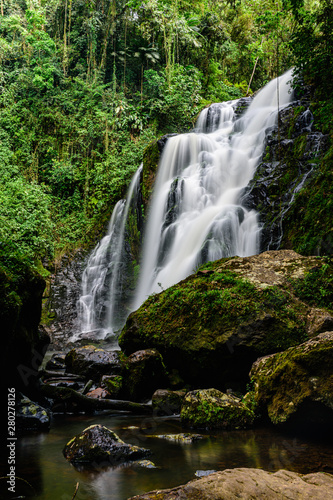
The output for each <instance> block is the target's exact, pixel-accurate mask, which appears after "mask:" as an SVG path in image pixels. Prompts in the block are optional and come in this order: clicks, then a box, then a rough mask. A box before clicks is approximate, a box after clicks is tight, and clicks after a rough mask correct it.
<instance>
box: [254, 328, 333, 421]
mask: <svg viewBox="0 0 333 500" xmlns="http://www.w3.org/2000/svg"><path fill="white" fill-rule="evenodd" d="M250 375H251V378H252V381H253V383H254V397H255V400H256V402H257V404H258V406H259V408H261V411H262V412H264V413H267V415H268V417H269V419H270V420H271V421H272V422H273V424H286V423H287V424H289V425H292V426H295V427H296V428H300V427H304V428H307V429H309V428H310V429H312V430H316V428H317V429H319V430H320V429H325V428H327V427H330V426H331V425H332V421H333V332H326V333H321V334H320V335H318V336H317V337H314V338H313V339H311V340H309V341H307V342H305V343H303V344H301V345H299V346H296V347H291V348H290V349H287V350H286V351H285V352H282V353H277V354H274V355H271V356H266V357H264V358H261V359H259V360H257V361H256V362H255V363H254V365H253V367H252V370H251V374H250Z"/></svg>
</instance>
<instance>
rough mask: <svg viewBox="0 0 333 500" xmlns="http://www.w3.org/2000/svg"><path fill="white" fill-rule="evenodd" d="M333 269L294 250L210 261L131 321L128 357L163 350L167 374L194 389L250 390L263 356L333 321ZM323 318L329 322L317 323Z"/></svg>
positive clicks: (125, 344) (123, 339)
mask: <svg viewBox="0 0 333 500" xmlns="http://www.w3.org/2000/svg"><path fill="white" fill-rule="evenodd" d="M332 268H333V266H332V264H329V263H326V262H325V260H324V259H321V258H318V257H302V256H301V255H298V254H296V253H295V252H293V251H290V250H282V251H269V252H264V253H262V254H260V255H255V256H252V257H245V258H240V257H233V258H228V259H222V260H219V261H216V262H213V263H207V264H205V265H203V266H202V267H201V268H200V269H199V270H198V271H197V272H196V273H195V274H193V275H191V276H189V277H188V278H186V279H185V280H183V281H182V282H180V283H178V284H177V285H174V286H173V287H170V288H169V289H167V290H165V291H163V292H162V293H160V294H154V295H152V296H150V297H149V298H148V299H147V301H146V302H144V304H142V306H141V307H140V308H139V309H138V310H137V311H135V312H133V313H132V314H131V315H130V316H129V318H128V320H127V322H126V325H125V327H124V329H123V331H122V333H121V336H120V338H119V344H120V346H121V348H122V349H123V350H124V352H125V354H126V355H129V354H131V353H132V352H134V351H137V350H139V349H146V348H151V347H153V348H156V349H158V351H159V352H160V353H161V355H162V356H163V360H164V362H165V364H166V367H167V369H168V371H169V372H171V371H172V370H173V369H175V370H178V373H179V375H180V376H181V377H182V378H183V380H184V381H185V383H186V384H191V385H192V387H209V386H214V387H216V388H218V389H223V390H225V389H227V388H230V387H231V388H232V389H242V390H243V389H245V385H246V383H247V382H248V373H249V371H250V368H251V366H252V363H253V362H254V361H255V360H256V359H257V358H258V357H261V356H264V355H267V354H272V353H275V352H278V351H282V350H285V349H287V348H289V347H291V346H294V345H298V344H300V343H301V342H304V341H305V340H307V338H309V336H314V335H316V334H318V333H320V332H321V331H323V330H322V328H324V327H326V325H329V324H331V325H332V324H333V323H332V321H331V319H330V318H331V312H332V311H328V312H327V311H323V307H324V308H325V305H326V302H325V300H326V299H325V297H326V298H327V303H328V304H329V303H330V301H329V299H330V294H331V295H332V291H331V292H330V291H329V290H328V289H327V290H326V289H325V290H324V292H323V293H322V290H323V288H325V286H326V285H325V279H326V278H325V277H326V276H327V277H329V276H330V275H332V272H333V271H332ZM312 269H318V272H317V271H316V272H312V274H311V270H312ZM309 275H311V276H310V278H311V279H308V278H307V277H308V276H309ZM327 279H328V278H327ZM327 279H326V281H327ZM325 294H326V295H325ZM317 299H318V302H316V300H317ZM318 304H319V305H320V307H317V306H318ZM318 314H319V315H320V317H321V318H322V319H323V318H325V320H321V321H315V317H316V315H318Z"/></svg>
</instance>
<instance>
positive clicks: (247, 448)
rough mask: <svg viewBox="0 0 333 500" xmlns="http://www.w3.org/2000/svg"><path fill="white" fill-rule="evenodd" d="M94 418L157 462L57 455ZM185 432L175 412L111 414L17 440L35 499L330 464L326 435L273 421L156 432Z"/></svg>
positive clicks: (60, 499)
mask: <svg viewBox="0 0 333 500" xmlns="http://www.w3.org/2000/svg"><path fill="white" fill-rule="evenodd" d="M94 423H100V424H102V425H106V426H107V427H109V428H111V429H112V430H114V431H115V432H116V433H117V434H118V435H119V437H120V438H121V439H123V440H124V441H126V442H129V443H131V444H136V445H138V446H142V447H145V448H149V449H150V450H151V451H152V455H151V457H149V458H150V460H152V461H153V462H154V464H155V465H156V467H157V468H156V469H153V468H144V467H139V466H138V465H136V464H135V463H134V464H133V463H129V464H123V465H121V466H118V467H101V468H100V470H93V471H87V470H86V471H78V470H76V469H75V468H74V467H73V466H72V465H70V464H69V463H68V462H67V461H66V460H65V459H64V457H63V455H62V449H63V447H64V445H65V444H66V442H67V441H68V440H69V439H71V438H72V437H73V436H74V435H76V434H78V433H79V432H81V431H82V430H83V429H84V428H85V427H88V426H89V425H92V424H94ZM180 432H184V429H182V428H181V426H180V423H179V421H178V420H176V419H163V418H147V417H143V418H140V417H126V416H114V415H107V414H103V415H99V416H97V415H96V416H90V417H89V418H88V417H84V416H75V417H74V416H73V417H67V418H66V420H65V419H58V420H57V421H55V422H54V423H53V426H52V428H51V431H50V433H49V434H38V435H31V436H29V437H24V438H22V439H21V440H20V443H18V447H19V457H20V462H19V468H20V476H21V477H22V478H24V479H25V480H26V481H28V482H29V483H31V484H32V485H33V486H34V487H35V488H36V496H34V497H33V498H36V500H46V499H47V500H71V499H72V497H73V494H74V491H75V485H76V483H77V482H79V483H80V486H79V490H78V493H77V495H76V497H75V499H76V500H125V499H127V498H129V497H131V496H134V495H137V494H139V493H143V492H145V491H149V490H152V489H157V488H158V489H162V488H168V487H173V486H177V485H179V484H182V483H185V482H187V481H189V480H191V479H193V478H194V477H195V472H196V471H197V470H208V469H209V470H223V469H226V468H234V467H256V468H263V469H266V470H269V471H276V470H278V469H281V468H284V469H288V470H292V471H296V472H301V473H308V472H314V471H318V470H323V471H325V472H331V473H332V472H333V451H332V443H331V444H330V443H318V442H317V443H316V442H315V441H311V440H304V439H302V438H300V437H296V436H294V435H287V434H281V433H279V432H277V431H275V430H272V429H265V428H263V429H253V430H248V431H229V432H228V431H223V432H219V433H210V434H208V433H206V434H205V439H202V440H198V441H195V442H194V443H191V444H188V443H182V442H178V441H170V440H166V439H162V438H161V437H157V436H154V435H159V436H160V435H161V434H177V433H180Z"/></svg>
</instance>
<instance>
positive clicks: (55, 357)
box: [45, 353, 66, 370]
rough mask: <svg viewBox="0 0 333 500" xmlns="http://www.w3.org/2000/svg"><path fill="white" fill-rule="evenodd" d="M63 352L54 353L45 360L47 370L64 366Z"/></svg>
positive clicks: (63, 367)
mask: <svg viewBox="0 0 333 500" xmlns="http://www.w3.org/2000/svg"><path fill="white" fill-rule="evenodd" d="M65 358H66V355H65V354H62V353H61V354H60V353H54V354H52V356H51V358H50V359H49V360H48V361H47V363H46V365H45V368H46V369H47V370H63V369H65V368H66V365H65Z"/></svg>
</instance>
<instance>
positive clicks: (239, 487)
mask: <svg viewBox="0 0 333 500" xmlns="http://www.w3.org/2000/svg"><path fill="white" fill-rule="evenodd" d="M240 498H241V499H243V500H252V499H254V498H258V499H259V498H260V500H300V499H302V500H319V499H329V498H333V476H332V475H330V474H327V473H324V472H316V473H314V474H306V475H302V474H297V473H296V472H291V471H287V470H283V469H282V470H279V471H277V472H275V473H272V472H267V471H264V470H262V469H246V468H235V469H226V470H224V471H221V472H214V473H212V474H209V475H208V476H206V477H202V478H200V479H195V480H193V481H190V482H189V483H187V484H185V485H183V486H177V487H176V488H171V489H168V490H155V491H151V492H149V493H144V494H142V495H137V496H135V497H131V498H130V499H129V500H178V499H179V500H183V499H187V500H199V499H200V500H238V499H240Z"/></svg>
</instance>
